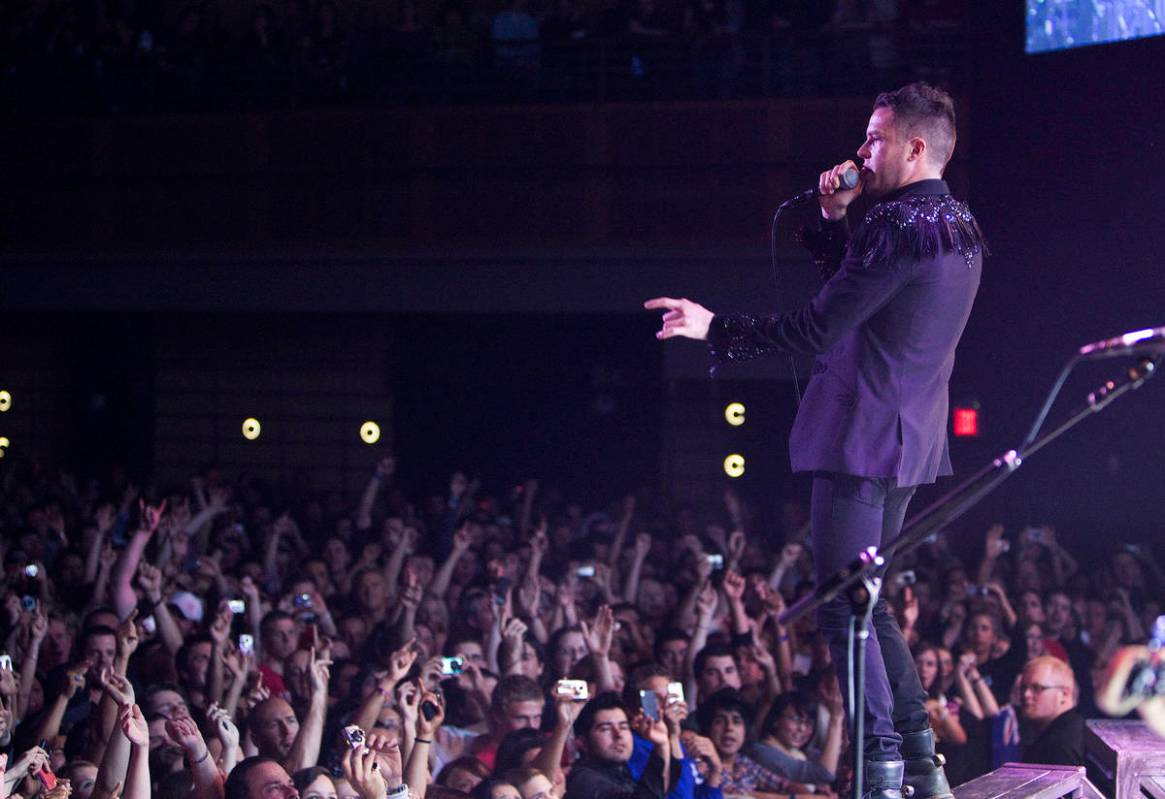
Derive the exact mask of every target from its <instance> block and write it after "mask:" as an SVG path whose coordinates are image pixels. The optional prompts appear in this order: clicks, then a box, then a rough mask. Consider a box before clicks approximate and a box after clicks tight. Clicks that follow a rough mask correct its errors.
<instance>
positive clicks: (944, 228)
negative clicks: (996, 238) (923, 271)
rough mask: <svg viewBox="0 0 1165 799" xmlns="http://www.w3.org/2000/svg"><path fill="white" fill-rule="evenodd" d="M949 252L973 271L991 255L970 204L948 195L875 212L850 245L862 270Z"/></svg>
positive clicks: (895, 203)
mask: <svg viewBox="0 0 1165 799" xmlns="http://www.w3.org/2000/svg"><path fill="white" fill-rule="evenodd" d="M948 250H955V251H956V252H958V253H959V255H961V256H963V260H965V261H966V262H967V266H968V267H970V266H971V265H972V263H973V262H974V260H975V257H976V256H977V255H979V254H980V253H984V254H986V253H987V252H988V250H987V245H986V243H985V241H984V239H983V231H982V230H980V229H979V223H978V222H976V221H975V217H974V216H973V215H972V214H971V210H970V209H969V208H968V207H967V204H966V203H963V202H960V201H959V200H956V199H955V198H954V197H952V196H951V195H949V194H939V195H922V196H911V197H904V198H902V199H901V200H892V201H890V202H885V203H879V204H877V205H875V206H874V207H873V208H871V209H870V210H869V211H868V212H867V213H866V217H865V219H863V220H862V224H861V227H860V228H858V230H857V232H856V233H855V234H854V236H853V238H851V239H850V242H849V253H850V255H851V256H853V257H855V258H857V259H858V260H859V261H860V262H861V264H862V265H863V266H866V267H869V266H871V265H873V264H874V263H877V262H879V261H893V260H895V259H898V258H907V257H908V258H914V259H915V260H923V259H927V258H934V257H936V256H938V255H940V254H941V253H943V252H946V251H948Z"/></svg>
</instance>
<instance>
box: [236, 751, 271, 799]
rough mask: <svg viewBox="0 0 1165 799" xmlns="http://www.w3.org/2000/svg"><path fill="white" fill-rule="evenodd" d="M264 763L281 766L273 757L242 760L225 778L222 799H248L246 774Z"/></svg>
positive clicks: (257, 756)
mask: <svg viewBox="0 0 1165 799" xmlns="http://www.w3.org/2000/svg"><path fill="white" fill-rule="evenodd" d="M264 763H275V764H276V765H283V764H282V763H280V762H279V761H278V760H276V759H275V758H273V757H262V756H259V755H256V756H255V757H248V758H244V759H243V760H241V761H239V763H238V765H236V766H235V767H234V768H233V769H231V773H230V776H229V777H227V782H226V785H225V786H224V787H223V799H249V797H248V796H247V772H248V771H250V770H251V769H253V768H255V767H256V766H261V765H263V764H264Z"/></svg>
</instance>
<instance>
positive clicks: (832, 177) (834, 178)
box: [817, 161, 865, 220]
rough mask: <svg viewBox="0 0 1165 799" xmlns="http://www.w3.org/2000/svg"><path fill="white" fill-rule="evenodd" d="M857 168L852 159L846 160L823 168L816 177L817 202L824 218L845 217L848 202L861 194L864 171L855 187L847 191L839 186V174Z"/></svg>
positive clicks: (835, 218) (836, 218)
mask: <svg viewBox="0 0 1165 799" xmlns="http://www.w3.org/2000/svg"><path fill="white" fill-rule="evenodd" d="M857 168H858V165H857V164H855V163H854V162H853V161H846V162H845V163H844V164H838V165H837V166H835V167H834V168H833V169H827V170H825V171H824V172H822V173H821V177H819V178H818V179H817V192H818V194H817V202H819V203H820V204H821V214H822V215H823V216H824V217H825V218H826V219H833V220H838V219H842V218H843V217H845V209H846V208H848V207H849V204H850V203H852V202H853V201H854V200H856V199H857V198H858V197H860V196H861V194H862V184H863V180H864V178H865V174H864V173H863V174H862V179H859V180H858V186H857V188H856V189H849V190H848V191H847V190H845V189H842V188H841V176H842V175H843V174H844V173H846V172H848V171H849V170H851V169H857Z"/></svg>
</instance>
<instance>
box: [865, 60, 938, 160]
mask: <svg viewBox="0 0 1165 799" xmlns="http://www.w3.org/2000/svg"><path fill="white" fill-rule="evenodd" d="M874 108H876V109H877V108H889V109H890V110H891V111H893V112H894V124H895V126H896V127H897V128H898V129H899V130H900V131H902V132H903V133H905V134H906V135H907V136H922V138H924V139H925V140H926V145H927V152H928V154H929V155H928V157H929V158H930V160H931V163H934V164H937V165H938V166H940V167H945V166H946V165H947V162H948V161H950V160H951V154H952V153H953V152H954V151H955V140H956V139H957V138H958V128H957V125H956V122H955V101H954V100H952V99H951V96H950V95H949V94H947V93H946V92H945V91H943V90H942V89H940V88H938V87H937V86H931V85H930V84H929V83H923V82H921V81H917V82H915V83H909V84H907V85H905V86H903V87H902V88H900V89H895V90H894V91H892V92H882V93H881V94H879V95H878V96H877V98H876V99H875V100H874Z"/></svg>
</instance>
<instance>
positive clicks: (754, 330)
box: [708, 313, 779, 371]
mask: <svg viewBox="0 0 1165 799" xmlns="http://www.w3.org/2000/svg"><path fill="white" fill-rule="evenodd" d="M778 318H779V317H777V316H754V315H752V314H742V313H736V314H716V316H714V317H713V318H712V325H711V327H709V328H708V354H709V355H711V356H712V364H713V366H712V369H713V371H715V368H716V367H717V366H722V365H724V364H726V363H733V362H735V361H750V360H752V359H753V358H759V357H761V356H762V355H767V354H769V353H770V352H776V351H777V349H776V347H774V346H773V345H772V344H771V343H770V342H769V341H768V340H767V339H766V338H765V336H764V334H763V330H764V327H765V326H766V325H768V324H771V323H772V322H774V321H776V320H777V319H778Z"/></svg>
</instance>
